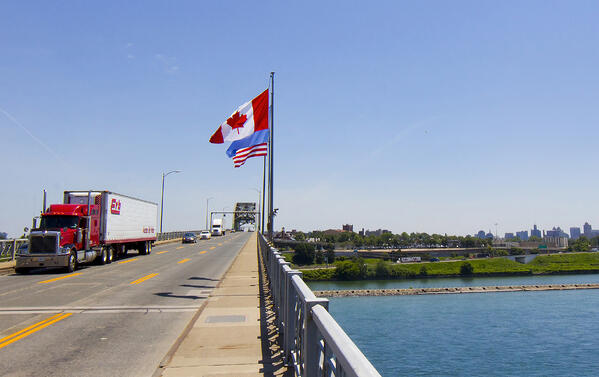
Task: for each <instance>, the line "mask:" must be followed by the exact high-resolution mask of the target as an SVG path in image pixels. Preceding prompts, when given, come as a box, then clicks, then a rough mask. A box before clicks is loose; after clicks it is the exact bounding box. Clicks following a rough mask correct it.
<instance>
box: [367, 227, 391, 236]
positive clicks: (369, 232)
mask: <svg viewBox="0 0 599 377" xmlns="http://www.w3.org/2000/svg"><path fill="white" fill-rule="evenodd" d="M385 233H391V231H390V230H387V229H377V230H367V231H366V232H365V233H364V234H365V235H366V236H380V235H381V234H385Z"/></svg>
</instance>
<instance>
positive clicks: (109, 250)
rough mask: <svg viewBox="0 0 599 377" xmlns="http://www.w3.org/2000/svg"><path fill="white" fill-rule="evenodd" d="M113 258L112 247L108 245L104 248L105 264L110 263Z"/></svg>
mask: <svg viewBox="0 0 599 377" xmlns="http://www.w3.org/2000/svg"><path fill="white" fill-rule="evenodd" d="M113 259H114V254H113V253H112V247H108V248H107V249H106V264H110V263H112V260H113Z"/></svg>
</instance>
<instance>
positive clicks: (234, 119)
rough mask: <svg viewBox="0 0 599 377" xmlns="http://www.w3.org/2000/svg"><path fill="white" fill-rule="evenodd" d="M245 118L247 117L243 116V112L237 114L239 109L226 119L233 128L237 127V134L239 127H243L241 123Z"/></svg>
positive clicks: (243, 122)
mask: <svg viewBox="0 0 599 377" xmlns="http://www.w3.org/2000/svg"><path fill="white" fill-rule="evenodd" d="M247 119H248V117H247V116H245V114H243V115H242V116H239V111H238V112H236V113H235V114H233V115H231V117H230V118H229V119H227V124H228V125H229V127H231V128H232V129H233V130H234V129H237V134H238V135H239V128H243V125H244V124H245V121H246V120H247Z"/></svg>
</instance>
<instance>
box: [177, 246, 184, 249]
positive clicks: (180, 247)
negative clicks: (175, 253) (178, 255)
mask: <svg viewBox="0 0 599 377" xmlns="http://www.w3.org/2000/svg"><path fill="white" fill-rule="evenodd" d="M184 247H185V246H179V247H178V248H177V250H179V249H183V248H184Z"/></svg>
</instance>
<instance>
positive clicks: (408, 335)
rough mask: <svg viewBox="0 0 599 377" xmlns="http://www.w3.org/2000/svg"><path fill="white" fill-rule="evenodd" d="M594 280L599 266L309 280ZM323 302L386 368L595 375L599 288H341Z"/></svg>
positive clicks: (403, 284)
mask: <svg viewBox="0 0 599 377" xmlns="http://www.w3.org/2000/svg"><path fill="white" fill-rule="evenodd" d="M573 283H599V274H591V275H553V276H519V277H495V278H468V279H461V278H451V279H417V280H409V281H407V280H403V281H398V280H395V281H366V282H351V283H348V282H326V283H325V282H311V283H309V285H310V287H311V288H312V289H314V290H325V289H373V288H409V287H414V288H416V287H453V286H488V285H516V284H518V285H522V284H524V285H536V284H573ZM329 311H330V312H331V314H332V315H333V317H334V318H335V319H336V320H337V322H339V324H340V325H341V326H342V327H343V329H344V330H345V331H346V332H347V333H348V335H349V336H350V337H351V338H352V339H353V340H354V342H355V343H356V344H357V345H358V347H359V348H360V349H361V350H362V352H364V354H365V355H366V357H368V359H369V360H370V361H371V362H372V363H373V365H374V366H375V367H376V368H377V369H378V370H379V372H380V373H381V374H382V375H383V376H596V375H598V374H599V356H598V355H599V337H598V335H599V290H594V289H591V290H580V291H577V290H574V291H540V292H500V293H481V294H477V293H469V294H456V295H422V296H385V297H344V298H332V299H330V307H329Z"/></svg>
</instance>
